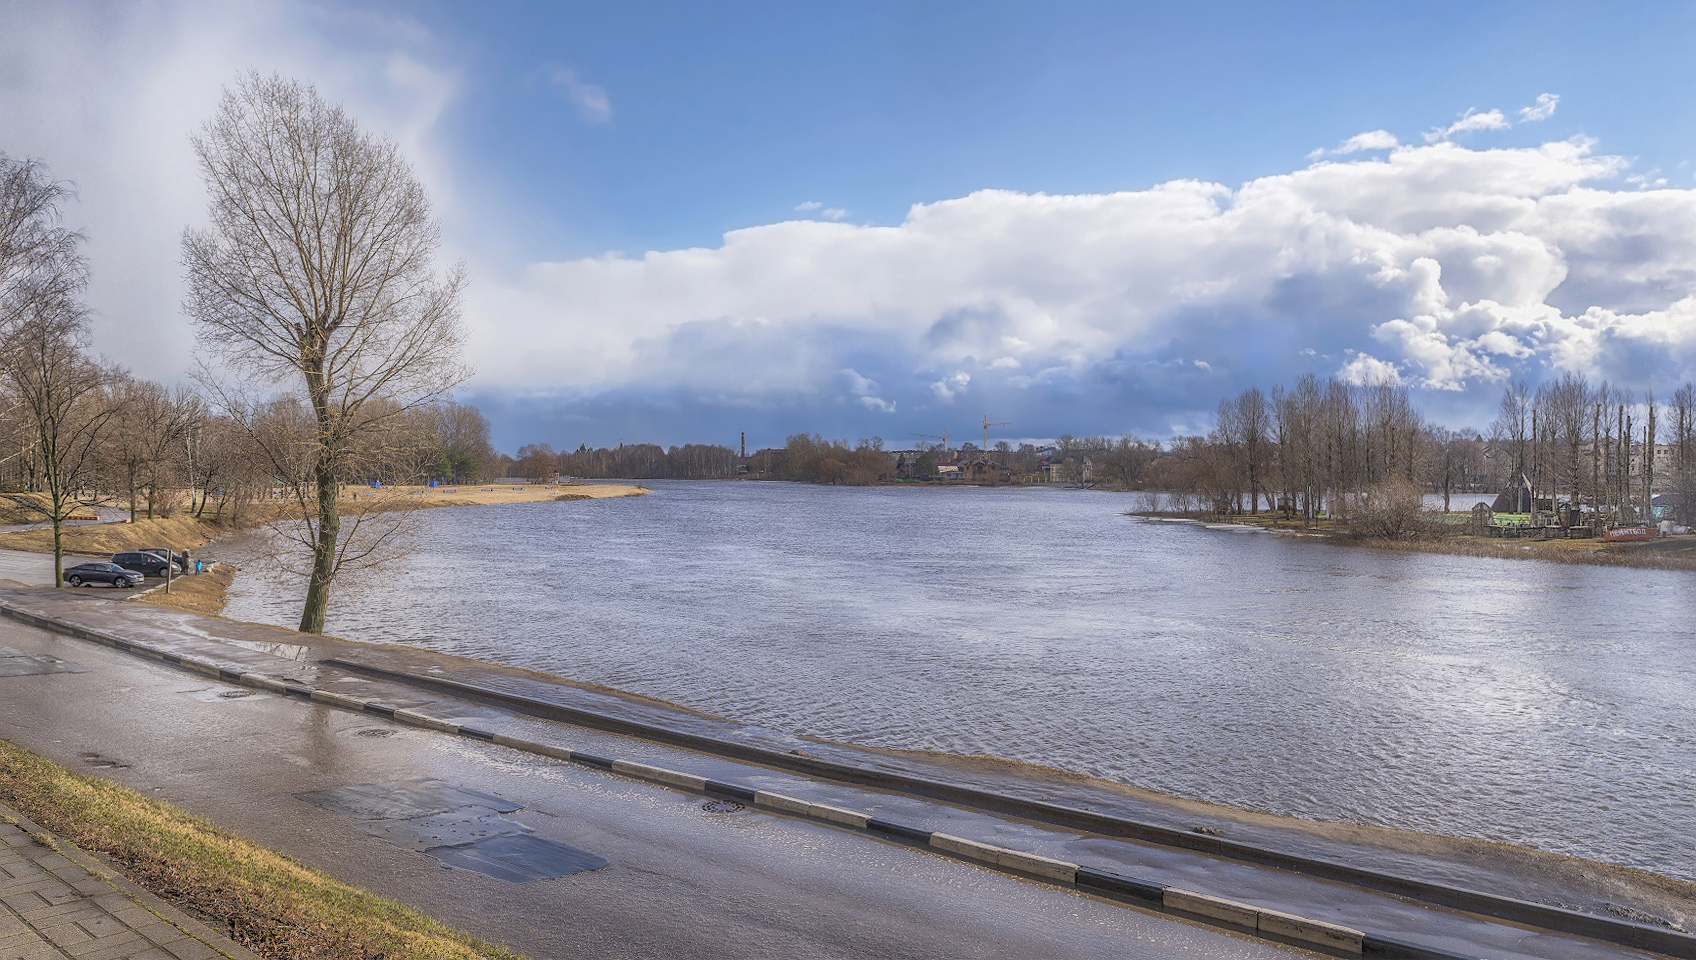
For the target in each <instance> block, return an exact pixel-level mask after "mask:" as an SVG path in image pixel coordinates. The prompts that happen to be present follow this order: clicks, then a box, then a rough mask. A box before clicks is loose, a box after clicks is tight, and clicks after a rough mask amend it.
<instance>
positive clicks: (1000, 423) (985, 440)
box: [983, 413, 1012, 456]
mask: <svg viewBox="0 0 1696 960" xmlns="http://www.w3.org/2000/svg"><path fill="white" fill-rule="evenodd" d="M1010 426H1012V424H1011V423H1009V422H1007V421H1006V420H1000V421H997V422H995V423H990V422H989V414H987V413H986V414H984V415H983V452H984V455H985V456H988V455H989V428H990V427H1010Z"/></svg>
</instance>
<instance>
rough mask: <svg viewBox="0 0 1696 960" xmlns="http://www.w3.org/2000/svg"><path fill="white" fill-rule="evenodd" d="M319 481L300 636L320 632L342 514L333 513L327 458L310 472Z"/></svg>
mask: <svg viewBox="0 0 1696 960" xmlns="http://www.w3.org/2000/svg"><path fill="white" fill-rule="evenodd" d="M313 473H314V478H315V479H316V480H317V482H318V539H317V541H316V542H315V543H313V545H312V578H311V580H309V581H308V582H307V584H306V605H305V607H304V608H303V609H302V610H301V612H300V632H301V633H323V632H324V614H325V611H326V610H327V609H328V607H329V605H330V580H331V578H332V577H334V576H335V565H336V537H337V535H338V534H339V533H340V532H341V515H340V514H338V513H337V512H336V471H335V468H334V467H332V466H331V465H330V464H329V463H328V461H327V458H326V459H322V460H320V461H319V462H318V466H317V468H316V469H315V470H314V471H313Z"/></svg>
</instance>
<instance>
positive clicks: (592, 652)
mask: <svg viewBox="0 0 1696 960" xmlns="http://www.w3.org/2000/svg"><path fill="white" fill-rule="evenodd" d="M651 486H654V487H655V488H656V489H655V492H654V493H652V494H650V495H648V496H644V497H635V498H624V499H614V500H601V501H592V502H572V503H540V504H513V505H507V506H486V507H465V508H448V509H437V510H430V511H425V512H424V513H423V514H421V515H420V520H421V522H422V524H423V535H422V536H421V537H420V545H419V548H418V550H417V551H416V552H415V553H414V554H413V555H412V556H410V557H409V558H407V559H406V560H405V561H402V562H400V563H398V564H397V565H395V566H392V567H390V568H388V569H387V571H386V572H385V573H384V574H383V576H382V578H381V582H380V584H378V585H376V586H368V587H365V588H363V589H359V590H357V591H356V592H353V593H349V594H346V595H344V596H342V597H340V598H339V599H341V600H342V602H340V603H338V604H334V605H333V606H332V610H331V615H330V620H329V632H331V633H334V634H338V635H341V636H345V637H349V638H353V639H360V640H374V641H388V642H402V643H415V644H419V645H422V646H427V647H430V648H432V649H436V650H441V651H445V652H449V653H454V654H460V655H464V656H471V657H477V658H480V659H484V660H491V661H496V662H500V663H506V664H512V665H517V666H525V667H531V668H535V669H540V670H545V671H549V672H552V673H557V674H561V675H564V676H568V677H572V678H575V679H579V680H586V681H593V682H598V683H604V684H608V685H611V686H615V687H620V688H623V689H627V690H633V691H638V692H641V693H645V694H650V695H653V696H657V697H663V698H665V699H668V700H673V701H676V702H679V703H683V704H686V705H688V706H691V707H695V708H698V709H701V710H706V711H709V712H712V713H716V714H721V715H724V716H728V717H733V718H735V719H738V720H743V721H748V722H752V723H757V724H761V725H764V726H768V727H774V728H778V729H782V730H787V731H792V732H797V733H804V734H812V735H817V736H822V737H827V738H831V739H836V740H845V741H852V742H858V743H864V744H872V745H878V746H887V747H898V748H908V749H934V750H943V751H950V752H954V753H969V754H970V753H981V754H993V755H997V756H1002V757H1009V758H1013V759H1019V760H1026V761H1031V762H1036V763H1042V764H1048V765H1052V766H1057V767H1063V768H1066V769H1070V770H1074V771H1078V772H1082V773H1088V774H1093V775H1096V776H1100V777H1105V778H1109V779H1113V780H1118V781H1122V782H1126V783H1131V784H1135V785H1137V786H1141V787H1147V788H1150V789H1154V790H1159V791H1163V792H1166V793H1170V794H1176V795H1179V796H1185V797H1193V798H1198V799H1203V800H1210V801H1214V802H1218V803H1225V804H1231V805H1236V806H1243V807H1250V808H1254V809H1258V810H1264V811H1269V812H1274V813H1281V814H1288V815H1293V816H1298V817H1306V818H1311V819H1319V820H1332V821H1348V822H1358V823H1367V824H1377V825H1384V826H1392V827H1402V828H1407V829H1414V830H1422V831H1428V832H1436V833H1444V834H1451V835H1457V836H1465V837H1472V838H1478V839H1488V840H1499V841H1503V842H1507V843H1513V844H1519V845H1524V846H1531V847H1536V848H1539V849H1543V850H1548V851H1553V852H1558V853H1567V854H1573V855H1576V856H1582V857H1588V858H1592V859H1597V860H1603V861H1606V862H1610V863H1615V864H1619V865H1624V866H1633V867H1639V868H1642V869H1646V870H1651V871H1654V872H1657V873H1662V874H1666V875H1669V876H1675V877H1680V878H1683V879H1696V840H1693V838H1696V807H1693V805H1692V800H1693V799H1696V734H1693V729H1696V724H1693V723H1692V720H1693V708H1692V704H1693V703H1696V658H1693V657H1692V647H1693V632H1692V629H1691V626H1692V623H1693V622H1696V618H1693V614H1696V591H1693V590H1692V589H1691V588H1692V586H1693V576H1696V575H1692V574H1689V573H1678V572H1668V571H1649V570H1630V569H1615V568H1606V567H1591V566H1577V565H1563V564H1552V563H1545V562H1540V561H1531V560H1526V561H1511V560H1498V559H1485V558H1474V557H1459V556H1442V555H1430V554H1400V553H1394V552H1384V551H1375V550H1366V549H1355V548H1345V547H1337V546H1332V545H1328V544H1324V543H1319V542H1315V541H1312V540H1308V539H1301V538H1294V537H1286V536H1276V535H1271V534H1266V533H1261V532H1254V533H1244V532H1231V531H1228V530H1224V529H1208V528H1206V527H1203V526H1201V525H1196V524H1178V523H1163V522H1149V521H1145V520H1141V519H1137V518H1132V517H1127V516H1124V515H1122V514H1123V512H1124V511H1125V510H1127V509H1130V508H1131V507H1132V506H1133V505H1134V504H1133V501H1132V499H1131V498H1130V497H1129V496H1127V495H1119V494H1111V493H1102V492H1095V491H1077V490H1061V489H1029V488H1022V489H1016V488H1001V489H983V488H949V489H913V488H900V487H871V488H846V487H816V486H802V485H790V484H780V483H663V482H662V483H653V484H651ZM300 592H301V591H300V586H299V585H298V584H297V583H293V582H291V581H289V580H288V579H287V578H283V577H277V576H243V577H240V578H238V579H237V581H236V585H235V588H234V589H233V591H232V596H231V600H230V603H229V606H228V608H227V609H226V611H225V614H226V615H227V616H231V617H236V618H240V619H248V620H260V621H267V622H272V623H277V624H282V625H286V626H292V625H293V624H294V622H295V620H296V618H297V617H298V615H299V610H298V606H297V604H298V597H299V596H300Z"/></svg>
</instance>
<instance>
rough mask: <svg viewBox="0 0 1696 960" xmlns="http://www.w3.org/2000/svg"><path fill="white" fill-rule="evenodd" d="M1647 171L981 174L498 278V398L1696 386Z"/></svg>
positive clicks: (945, 398) (1542, 163)
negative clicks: (1023, 189)
mask: <svg viewBox="0 0 1696 960" xmlns="http://www.w3.org/2000/svg"><path fill="white" fill-rule="evenodd" d="M1625 167H1626V164H1625V161H1623V160H1622V159H1620V158H1618V157H1614V156H1607V155H1600V154H1598V153H1597V152H1596V151H1595V149H1594V146H1593V144H1591V143H1590V142H1588V141H1584V140H1571V141H1558V142H1550V143H1545V144H1543V145H1541V146H1538V147H1531V148H1518V149H1472V148H1468V147H1464V146H1461V145H1457V144H1454V143H1450V142H1439V143H1434V144H1430V145H1426V146H1417V147H1397V148H1394V149H1391V150H1389V151H1388V152H1387V153H1383V154H1381V155H1378V156H1375V157H1372V158H1368V159H1353V160H1349V161H1347V162H1336V161H1320V162H1316V163H1314V164H1312V165H1311V166H1308V167H1306V168H1304V169H1301V170H1297V171H1294V172H1291V173H1288V174H1283V175H1279V176H1271V177H1266V178H1263V179H1259V180H1255V181H1253V182H1250V183H1247V184H1244V185H1242V186H1241V187H1239V188H1237V189H1234V190H1233V189H1231V188H1229V187H1226V186H1223V185H1220V184H1214V183H1202V182H1196V181H1176V182H1171V183H1164V184H1160V185H1158V186H1155V187H1153V188H1151V189H1147V190H1137V191H1125V192H1119V193H1110V194H1095V195H1078V196H1050V195H1044V194H1026V193H1014V192H1008V191H999V190H985V191H981V192H978V193H973V194H971V195H969V196H966V197H961V198H958V199H953V200H944V201H940V202H936V203H929V204H922V205H918V206H915V207H913V208H912V210H911V211H910V212H909V213H908V215H907V217H906V219H905V220H904V221H903V222H902V223H900V224H898V225H894V226H872V225H854V224H848V223H827V222H819V221H812V220H800V221H793V222H786V223H776V224H770V225H766V226H759V227H753V228H749V229H744V230H737V231H733V232H731V233H728V234H726V235H725V237H724V242H723V244H722V245H721V246H719V247H717V248H713V249H687V250H670V251H656V252H650V253H647V254H645V255H643V256H640V257H630V256H621V255H608V256H605V257H600V258H595V259H586V260H578V261H573V262H565V263H538V264H534V265H532V266H530V267H528V268H527V269H526V270H525V271H524V272H523V274H522V276H521V277H519V278H518V279H517V281H516V282H514V283H511V284H508V285H505V286H500V287H495V288H492V289H491V288H488V287H485V289H483V290H481V291H479V292H478V294H477V299H476V313H477V316H478V323H477V329H478V339H477V353H478V356H477V363H478V365H479V367H480V369H481V370H482V372H483V381H482V382H483V384H484V385H485V390H488V391H491V392H499V391H502V390H504V391H505V392H506V393H508V394H517V393H523V394H528V396H529V401H530V402H531V403H537V402H539V403H543V404H549V403H551V404H555V405H563V406H567V407H569V406H571V405H573V404H581V403H585V402H589V401H590V400H591V398H595V397H606V396H610V395H614V394H616V395H619V396H621V397H625V398H627V399H628V398H631V397H632V396H633V395H639V394H641V393H642V392H643V391H644V390H647V391H650V392H652V393H654V394H656V395H658V394H664V395H665V396H668V397H671V398H673V401H672V402H678V398H685V397H688V398H694V400H695V401H696V402H697V403H698V404H700V405H702V407H704V408H715V409H722V410H726V411H729V410H734V409H736V408H738V407H742V408H755V409H787V408H793V407H799V408H805V409H819V410H828V409H833V408H840V409H842V410H843V411H844V414H843V419H844V420H848V421H852V422H856V423H863V424H865V425H866V428H865V430H864V431H863V432H870V431H871V429H872V428H873V427H875V426H876V424H877V423H878V419H877V417H878V416H896V417H901V418H902V419H906V418H905V417H902V416H901V415H902V413H903V411H905V412H906V413H910V414H913V415H915V416H918V415H919V414H921V413H924V414H925V415H926V416H933V417H934V416H940V415H941V412H942V410H944V409H945V408H948V407H951V406H954V407H959V406H970V407H971V409H972V410H973V411H974V412H975V411H977V410H978V409H979V408H980V407H983V406H986V405H988V404H995V405H997V409H1001V410H1006V411H1009V412H1011V413H1014V414H1015V415H1017V413H1018V412H1019V411H1026V419H1027V421H1032V423H1031V425H1032V427H1034V428H1035V429H1036V430H1040V429H1041V426H1038V424H1041V425H1042V426H1059V425H1060V420H1061V419H1063V418H1064V417H1066V416H1067V415H1068V403H1072V404H1075V407H1073V408H1072V409H1071V410H1070V414H1069V415H1070V417H1071V419H1072V422H1073V423H1075V424H1076V425H1077V428H1079V429H1115V428H1125V427H1136V428H1141V429H1145V430H1152V431H1155V432H1159V431H1161V430H1163V429H1166V428H1172V427H1177V428H1182V427H1183V426H1184V425H1185V423H1186V422H1195V421H1198V420H1200V419H1204V416H1205V410H1206V408H1208V407H1210V406H1211V405H1212V403H1213V402H1214V401H1215V400H1216V398H1217V397H1218V396H1220V395H1222V394H1223V393H1225V392H1228V391H1231V390H1235V389H1240V388H1241V387H1243V386H1246V385H1250V384H1259V385H1263V386H1265V385H1270V384H1271V383H1274V382H1279V381H1284V380H1288V379H1289V378H1291V377H1292V376H1295V375H1297V374H1299V373H1300V372H1305V371H1313V372H1317V373H1320V374H1324V375H1333V374H1334V375H1340V376H1344V377H1352V378H1356V379H1363V378H1368V377H1385V376H1388V377H1394V378H1397V379H1399V380H1401V381H1402V382H1404V383H1408V384H1410V385H1413V386H1415V387H1417V388H1420V389H1422V390H1425V391H1437V392H1458V393H1461V394H1466V395H1470V396H1471V398H1472V399H1474V400H1475V401H1476V402H1475V403H1474V404H1473V405H1472V406H1473V407H1474V408H1475V409H1477V410H1480V411H1482V410H1484V409H1485V408H1486V407H1487V406H1488V405H1489V400H1490V399H1492V398H1493V397H1494V395H1495V392H1496V391H1497V390H1498V389H1499V385H1500V384H1501V383H1502V382H1503V381H1504V380H1506V379H1508V378H1510V377H1527V378H1529V379H1532V380H1536V379H1538V378H1540V377H1542V376H1544V375H1547V374H1548V373H1550V372H1552V371H1560V370H1577V371H1581V372H1584V373H1587V374H1590V375H1593V376H1597V377H1606V378H1609V379H1612V380H1615V381H1619V382H1623V383H1626V384H1630V385H1635V386H1642V385H1645V384H1647V383H1649V382H1650V381H1652V380H1653V381H1658V382H1670V381H1674V380H1681V379H1683V378H1686V377H1688V376H1691V375H1692V372H1693V359H1696V354H1693V350H1692V348H1693V347H1696V300H1693V299H1692V294H1693V293H1696V289H1693V282H1696V275H1693V269H1696V192H1693V191H1689V190H1672V189H1658V190H1638V189H1625V188H1624V187H1625V185H1624V184H1621V183H1619V182H1617V181H1618V178H1619V177H1620V175H1621V173H1622V171H1623V170H1624V169H1625ZM514 343H523V344H524V348H523V349H522V350H513V349H511V348H510V345H511V344H514ZM868 385H869V386H868ZM874 391H875V392H874ZM973 400H976V401H978V402H971V401H973ZM1446 407H1447V408H1448V409H1456V408H1457V405H1456V404H1454V403H1449V404H1447V405H1446ZM1459 409H1466V405H1465V404H1464V403H1463V404H1461V405H1459ZM1038 411H1040V413H1039V412H1038ZM848 412H852V414H853V417H848V416H847V413H848ZM927 412H928V413H927ZM1033 414H1035V416H1033ZM601 415H602V416H605V415H606V414H605V411H604V410H603V411H602V413H601Z"/></svg>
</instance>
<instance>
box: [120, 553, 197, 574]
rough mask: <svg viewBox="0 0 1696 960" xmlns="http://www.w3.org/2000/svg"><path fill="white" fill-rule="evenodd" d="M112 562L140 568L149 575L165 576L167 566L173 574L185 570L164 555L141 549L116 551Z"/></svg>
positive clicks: (130, 568)
mask: <svg viewBox="0 0 1696 960" xmlns="http://www.w3.org/2000/svg"><path fill="white" fill-rule="evenodd" d="M112 562H113V563H115V564H117V565H118V566H120V567H124V568H125V569H128V570H139V571H141V572H142V573H144V574H146V575H147V576H149V577H162V576H164V575H165V569H166V568H167V567H169V568H170V571H171V575H172V576H176V575H177V574H179V573H182V572H183V570H182V568H181V567H179V566H177V565H176V564H174V563H171V562H170V561H168V560H166V559H165V558H164V557H161V556H159V555H158V554H156V553H147V552H145V551H141V550H137V551H134V552H130V553H114V554H112Z"/></svg>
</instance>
